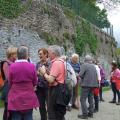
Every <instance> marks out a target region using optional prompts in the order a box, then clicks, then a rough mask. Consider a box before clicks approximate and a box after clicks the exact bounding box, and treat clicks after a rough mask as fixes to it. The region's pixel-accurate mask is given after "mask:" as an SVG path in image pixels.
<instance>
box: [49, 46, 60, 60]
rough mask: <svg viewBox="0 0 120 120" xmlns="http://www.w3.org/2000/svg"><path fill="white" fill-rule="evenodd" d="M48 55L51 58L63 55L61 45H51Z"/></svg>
mask: <svg viewBox="0 0 120 120" xmlns="http://www.w3.org/2000/svg"><path fill="white" fill-rule="evenodd" d="M48 55H49V58H50V60H53V59H55V58H58V57H60V56H61V47H60V46H58V45H51V46H50V47H49V48H48Z"/></svg>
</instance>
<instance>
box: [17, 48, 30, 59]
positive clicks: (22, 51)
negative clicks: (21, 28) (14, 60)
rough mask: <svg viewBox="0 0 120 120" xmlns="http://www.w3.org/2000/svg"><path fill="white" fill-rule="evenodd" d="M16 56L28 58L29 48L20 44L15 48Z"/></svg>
mask: <svg viewBox="0 0 120 120" xmlns="http://www.w3.org/2000/svg"><path fill="white" fill-rule="evenodd" d="M17 56H18V59H19V60H20V59H26V60H28V58H29V50H28V47H26V46H20V47H19V48H18V50H17Z"/></svg>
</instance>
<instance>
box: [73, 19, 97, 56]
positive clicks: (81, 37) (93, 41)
mask: <svg viewBox="0 0 120 120" xmlns="http://www.w3.org/2000/svg"><path fill="white" fill-rule="evenodd" d="M86 45H88V46H89V48H90V50H91V53H92V54H94V55H95V54H96V49H97V38H96V35H95V33H94V32H93V30H92V28H91V27H90V24H89V22H87V21H85V20H82V21H81V22H80V24H79V25H77V27H76V39H75V49H76V51H77V53H78V54H79V55H82V54H83V53H84V51H85V48H86Z"/></svg>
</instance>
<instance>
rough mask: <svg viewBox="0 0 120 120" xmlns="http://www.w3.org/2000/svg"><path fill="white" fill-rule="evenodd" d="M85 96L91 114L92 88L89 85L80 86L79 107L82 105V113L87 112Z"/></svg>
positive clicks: (92, 107) (85, 113)
mask: <svg viewBox="0 0 120 120" xmlns="http://www.w3.org/2000/svg"><path fill="white" fill-rule="evenodd" d="M87 98H88V103H89V113H90V114H93V109H94V106H93V88H91V87H81V97H80V102H81V107H82V113H83V115H87V114H88V107H87V103H86V102H87V101H86V100H87Z"/></svg>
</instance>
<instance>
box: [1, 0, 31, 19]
mask: <svg viewBox="0 0 120 120" xmlns="http://www.w3.org/2000/svg"><path fill="white" fill-rule="evenodd" d="M31 2H32V0H26V4H22V2H21V0H0V15H1V16H3V17H5V18H9V19H13V18H16V17H18V16H19V15H20V14H21V13H22V12H24V11H26V9H27V8H28V7H29V5H30V4H31Z"/></svg>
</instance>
